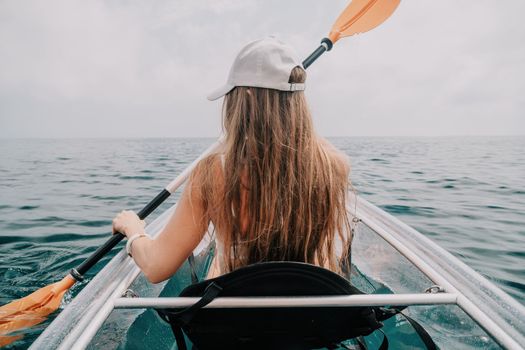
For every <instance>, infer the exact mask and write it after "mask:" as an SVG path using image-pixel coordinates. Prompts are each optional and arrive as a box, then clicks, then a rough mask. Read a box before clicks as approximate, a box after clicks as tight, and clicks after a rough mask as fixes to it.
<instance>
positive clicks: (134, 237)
mask: <svg viewBox="0 0 525 350" xmlns="http://www.w3.org/2000/svg"><path fill="white" fill-rule="evenodd" d="M146 236H147V235H146V234H145V233H141V234H138V235H134V236H133V237H131V238H130V239H128V243H126V252H127V253H128V255H129V256H131V245H132V244H133V241H135V240H136V239H139V238H140V237H146Z"/></svg>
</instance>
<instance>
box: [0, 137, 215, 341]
mask: <svg viewBox="0 0 525 350" xmlns="http://www.w3.org/2000/svg"><path fill="white" fill-rule="evenodd" d="M219 142H220V141H218V142H216V143H214V144H213V145H212V146H210V147H209V148H208V149H207V150H206V151H204V152H203V153H202V154H201V155H200V156H199V157H198V158H197V159H196V160H195V161H193V163H192V164H191V165H190V166H188V167H187V168H186V169H185V170H184V171H183V172H182V173H181V174H180V175H179V176H177V177H176V178H175V179H174V180H173V181H172V182H170V184H169V185H168V186H166V188H165V189H163V190H162V191H161V192H160V193H159V194H158V195H157V196H156V197H155V198H153V200H151V202H149V203H148V204H147V205H146V206H145V207H144V208H142V210H141V211H140V212H139V213H138V216H139V217H140V219H141V220H143V219H144V218H146V217H147V216H148V215H149V214H150V213H151V212H153V210H155V209H156V208H157V207H158V206H159V205H161V204H162V203H163V202H164V201H165V200H166V198H168V197H169V196H170V194H172V193H173V192H175V191H176V190H177V188H179V186H180V185H182V184H183V183H184V181H185V180H186V179H187V178H188V176H189V175H190V174H191V172H192V171H193V169H194V168H195V166H196V165H197V163H198V162H199V161H200V160H201V159H203V158H204V157H206V156H207V155H209V154H211V153H212V152H213V151H215V150H216V148H217V146H218V144H219ZM124 237H125V236H124V235H122V234H120V233H116V234H114V235H113V236H111V238H110V239H108V240H107V241H106V243H104V245H102V246H101V247H99V248H98V249H97V250H96V251H95V252H94V253H93V254H92V255H91V256H90V257H88V258H87V259H86V260H84V261H83V262H82V264H80V265H79V266H78V267H77V268H76V269H72V270H71V271H70V272H69V274H68V275H67V276H66V277H64V278H63V279H62V280H61V281H60V282H56V283H53V284H51V285H48V286H46V287H44V288H41V289H39V290H37V291H36V292H33V293H31V294H30V295H28V296H26V297H23V298H21V299H18V300H15V301H12V302H10V303H9V304H6V305H4V306H1V307H0V346H4V345H7V344H10V343H12V342H13V341H15V340H18V339H20V338H22V335H20V334H10V333H13V332H14V331H17V330H20V329H22V328H26V327H31V326H33V325H36V324H39V323H41V322H43V321H44V320H45V319H46V316H47V315H49V314H50V313H52V312H53V311H55V310H56V309H58V307H59V306H60V302H61V301H62V297H63V296H64V293H65V292H66V291H67V290H68V289H69V288H71V287H72V286H73V285H74V284H75V283H76V282H77V281H81V280H82V279H83V275H84V274H85V273H86V272H87V271H88V270H89V269H90V268H91V267H92V266H93V265H95V264H96V263H97V262H98V261H99V260H100V259H101V258H102V257H103V256H104V255H106V254H107V253H108V252H109V251H110V250H111V249H112V248H113V247H114V246H116V245H117V243H119V242H120V241H121V240H122V239H123V238H124Z"/></svg>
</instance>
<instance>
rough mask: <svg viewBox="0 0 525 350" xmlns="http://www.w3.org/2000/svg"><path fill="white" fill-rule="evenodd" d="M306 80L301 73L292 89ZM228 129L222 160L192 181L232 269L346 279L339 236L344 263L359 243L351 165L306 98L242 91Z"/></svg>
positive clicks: (229, 100) (234, 94)
mask: <svg viewBox="0 0 525 350" xmlns="http://www.w3.org/2000/svg"><path fill="white" fill-rule="evenodd" d="M305 79H306V72H305V71H304V70H303V69H302V68H299V67H296V68H294V69H293V71H292V73H291V76H290V82H291V83H302V82H304V81H305ZM223 127H224V132H225V141H224V149H223V150H222V152H221V154H222V157H223V159H222V161H221V155H219V154H214V155H212V156H209V157H208V158H206V159H205V160H203V161H201V163H200V164H199V165H198V166H197V168H196V171H195V172H194V174H193V179H192V181H195V183H197V184H200V189H199V192H200V198H201V199H202V203H201V204H202V205H203V207H204V210H205V213H206V219H207V220H211V221H212V222H213V225H214V227H215V229H216V235H217V238H218V239H219V240H220V241H221V242H222V244H223V245H224V247H225V250H224V261H223V262H222V263H223V264H224V266H226V269H227V270H229V271H231V270H234V269H236V268H238V267H241V266H245V265H248V264H253V263H257V262H262V261H300V262H307V263H311V264H316V265H320V266H325V267H328V268H329V269H331V270H333V271H337V272H340V271H341V269H340V267H341V266H342V265H341V261H339V260H338V258H337V257H336V254H335V253H336V252H335V248H336V247H335V245H336V243H335V242H336V241H337V239H336V237H337V235H339V238H340V244H341V245H342V254H341V255H340V260H343V261H344V262H347V261H348V259H349V256H348V254H349V250H350V249H349V247H350V243H351V230H350V221H349V218H348V214H347V211H346V199H347V191H348V189H349V186H350V183H349V180H348V172H349V166H348V163H347V161H346V158H345V157H344V156H342V155H341V154H339V153H338V152H337V151H335V149H334V148H332V147H331V146H330V145H329V144H327V143H326V141H323V140H322V139H321V138H320V137H318V136H317V135H316V134H315V132H314V130H313V124H312V119H311V116H310V112H309V110H308V107H307V103H306V99H305V96H304V93H303V92H302V91H297V92H284V91H277V90H272V89H264V88H253V87H236V88H235V89H233V90H232V91H231V92H230V93H228V95H226V97H225V100H224V105H223ZM221 163H223V164H221ZM217 169H219V170H217ZM219 173H221V174H222V175H218V174H219ZM241 197H244V198H241ZM241 214H242V215H241ZM224 272H225V271H224Z"/></svg>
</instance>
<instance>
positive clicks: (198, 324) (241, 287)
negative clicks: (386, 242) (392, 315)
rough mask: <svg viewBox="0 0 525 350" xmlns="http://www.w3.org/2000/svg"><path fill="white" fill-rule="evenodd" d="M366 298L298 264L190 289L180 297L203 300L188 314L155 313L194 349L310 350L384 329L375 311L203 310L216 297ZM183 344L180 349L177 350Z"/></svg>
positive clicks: (247, 270)
mask: <svg viewBox="0 0 525 350" xmlns="http://www.w3.org/2000/svg"><path fill="white" fill-rule="evenodd" d="M353 294H363V293H362V292H360V291H359V290H358V289H357V288H355V287H353V286H352V285H350V283H349V282H348V281H347V280H346V279H344V278H343V277H341V276H339V275H338V274H336V273H334V272H331V271H328V270H326V269H323V268H321V267H317V266H313V265H310V264H305V263H298V262H266V263H259V264H254V265H250V266H247V267H243V268H240V269H238V270H235V271H233V272H231V273H228V274H225V275H223V276H220V277H217V278H214V279H210V280H206V281H203V282H200V283H197V284H193V285H190V286H189V287H187V288H186V289H184V290H183V291H182V292H181V293H180V296H181V297H202V299H201V301H199V303H197V304H199V305H197V304H196V305H194V306H192V307H190V308H188V309H185V310H181V309H162V310H157V311H159V314H160V315H161V317H162V318H163V319H165V320H166V321H167V322H169V323H170V324H171V326H172V328H173V330H174V333H175V335H176V336H177V333H179V336H178V337H177V343H180V341H179V339H180V338H181V336H180V334H181V332H180V329H182V330H184V332H185V333H186V335H187V336H188V338H189V339H190V340H191V341H192V343H193V344H194V345H195V347H196V348H198V349H200V350H203V349H204V350H205V349H208V348H210V349H211V348H214V349H217V348H219V349H222V348H232V349H238V348H249V349H262V348H265V349H312V348H319V347H325V346H327V347H330V346H331V345H333V344H337V343H339V342H341V341H343V340H346V339H351V338H354V337H358V336H364V335H368V334H370V333H371V332H373V331H374V330H376V329H378V328H380V327H381V326H382V324H381V323H380V322H379V321H378V320H377V319H376V316H375V310H376V309H375V308H373V307H289V308H277V307H276V308H271V307H270V308H220V309H219V308H202V306H204V305H205V304H207V303H209V302H210V301H211V300H213V298H215V297H243V296H245V297H262V296H334V295H353ZM184 347H185V345H182V344H179V349H184Z"/></svg>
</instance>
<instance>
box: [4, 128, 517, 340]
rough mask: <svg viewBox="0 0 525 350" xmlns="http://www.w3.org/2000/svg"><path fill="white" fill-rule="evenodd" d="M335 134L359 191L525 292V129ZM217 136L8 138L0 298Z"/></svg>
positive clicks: (42, 279) (34, 284)
mask: <svg viewBox="0 0 525 350" xmlns="http://www.w3.org/2000/svg"><path fill="white" fill-rule="evenodd" d="M330 141H331V142H332V143H334V145H336V146H337V147H338V148H340V149H341V150H342V151H344V152H345V153H346V154H347V155H348V156H349V157H350V160H351V164H352V174H351V179H352V183H353V186H354V188H355V190H356V191H357V193H358V194H360V195H362V196H363V197H365V198H366V199H368V200H369V201H371V202H372V203H374V204H376V205H378V206H380V207H381V208H383V209H384V210H386V211H388V212H389V213H391V214H393V215H394V216H396V217H398V218H399V219H401V220H402V221H404V222H406V223H407V224H409V225H411V226H413V227H414V228H416V229H417V230H419V231H420V232H422V233H423V234H425V235H426V236H428V237H430V238H431V239H433V240H434V241H436V242H437V243H438V244H440V245H441V246H442V247H444V248H445V249H447V250H448V251H449V252H451V253H452V254H453V255H455V256H457V257H458V258H460V259H461V260H462V261H464V262H465V263H466V264H467V265H469V266H471V267H472V268H473V269H475V270H476V271H478V272H480V273H481V274H482V275H484V276H485V277H487V278H488V279H490V280H491V281H493V282H494V283H495V284H496V285H498V286H499V287H501V288H502V289H503V290H505V291H506V292H507V293H509V294H510V295H512V296H513V297H515V298H516V299H517V300H518V301H520V302H521V303H524V302H525V269H524V268H523V266H525V137H447V138H365V137H359V138H332V139H330ZM212 142H213V140H212V139H120V140H110V139H75V140H66V139H60V140H58V139H57V140H44V139H36V140H35V139H32V140H25V139H24V140H22V139H15V140H9V139H4V140H0V304H5V303H7V302H9V301H11V300H13V299H17V298H20V297H22V296H25V295H27V294H29V293H31V292H32V291H34V290H36V289H38V288H40V287H43V286H45V285H47V284H49V283H53V282H55V281H58V280H59V279H61V278H62V277H63V276H64V275H65V274H66V273H67V271H68V270H69V269H71V268H72V267H75V266H77V265H78V264H79V263H81V262H82V260H83V259H85V258H86V257H88V256H89V255H90V254H91V253H92V252H93V251H94V250H95V249H96V248H97V247H98V246H99V245H101V244H103V242H105V241H106V239H107V238H108V237H109V232H110V229H111V219H112V218H113V216H114V215H115V213H117V212H118V211H120V210H122V209H134V210H139V209H140V208H141V207H142V206H143V205H144V204H146V203H147V202H148V201H149V200H150V199H151V198H152V197H153V196H154V195H156V194H157V193H158V192H159V191H160V190H161V189H162V188H163V187H164V186H165V185H166V184H167V183H168V182H169V181H170V180H171V179H172V178H173V177H175V176H176V175H177V174H178V173H180V171H182V170H183V169H184V168H185V167H186V166H187V165H188V164H189V163H190V162H191V161H192V160H193V159H194V158H195V157H197V156H198V155H199V154H200V152H202V151H203V150H204V149H205V148H206V147H207V146H208V145H209V144H211V143H212ZM176 197H177V196H175V199H176ZM168 202H169V203H166V204H165V205H163V206H162V207H161V208H159V209H157V212H156V213H160V212H161V211H162V210H163V208H167V206H168V205H169V204H170V203H172V202H173V200H170V201H168ZM154 216H155V213H154V214H152V217H154ZM116 249H121V245H119V248H116ZM116 249H115V250H114V251H113V252H112V254H109V255H108V256H107V257H106V258H104V259H103V260H102V261H101V262H100V264H99V265H97V266H95V267H94V268H93V270H92V271H91V272H90V273H89V274H88V280H89V276H92V275H93V274H94V273H96V272H97V271H98V270H100V268H101V267H102V266H103V264H104V263H105V262H107V261H108V260H109V259H110V258H111V257H112V256H113V255H114V254H115V252H116V251H117V250H116ZM80 288H81V286H77V287H74V288H73V291H72V293H70V294H68V295H67V298H72V297H74V296H75V295H76V293H78V291H79V290H80ZM67 298H66V300H67ZM52 318H53V317H50V319H49V320H48V321H46V322H44V323H43V324H41V325H39V326H37V327H34V328H32V329H30V330H28V331H27V333H26V336H25V337H24V338H23V339H22V340H20V341H17V342H16V343H14V344H13V345H12V347H16V348H25V347H27V346H29V344H30V343H31V342H32V341H33V340H34V339H35V338H36V337H37V336H38V334H39V333H41V331H42V330H43V329H44V328H45V327H46V326H47V325H48V324H49V322H50V321H51V320H52Z"/></svg>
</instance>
